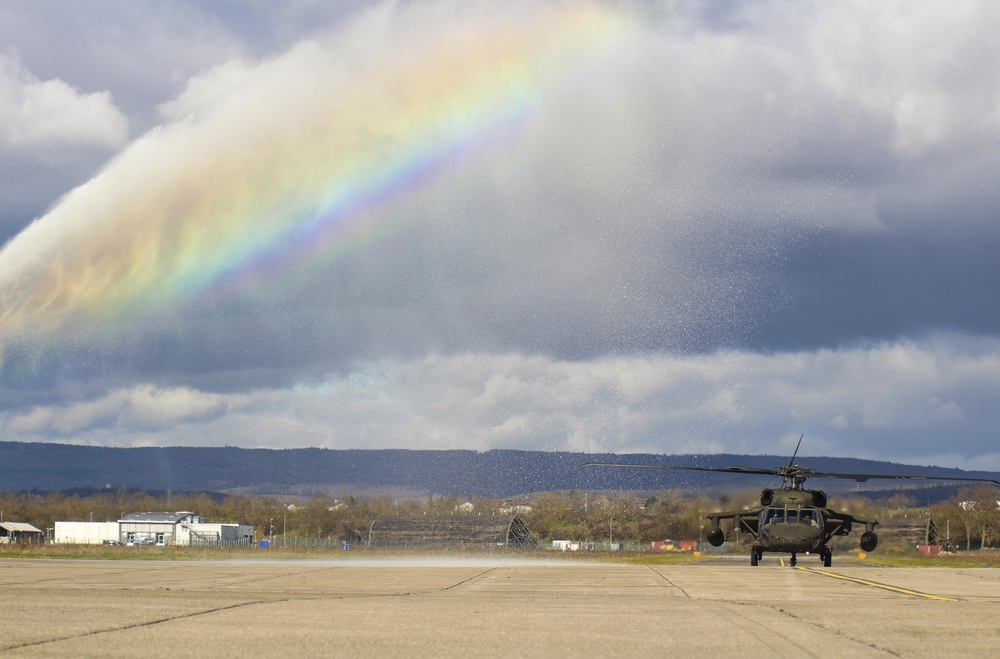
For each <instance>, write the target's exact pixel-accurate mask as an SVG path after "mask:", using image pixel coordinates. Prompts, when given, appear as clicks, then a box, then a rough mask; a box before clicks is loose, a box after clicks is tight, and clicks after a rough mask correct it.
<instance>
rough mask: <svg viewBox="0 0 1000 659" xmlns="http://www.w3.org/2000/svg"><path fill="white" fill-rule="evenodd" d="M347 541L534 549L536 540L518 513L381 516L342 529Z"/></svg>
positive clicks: (377, 543)
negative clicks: (365, 525) (362, 525)
mask: <svg viewBox="0 0 1000 659" xmlns="http://www.w3.org/2000/svg"><path fill="white" fill-rule="evenodd" d="M345 532H346V533H347V535H348V538H349V541H352V542H356V543H363V544H367V545H371V546H373V547H404V546H411V547H412V546H436V547H447V546H454V545H479V546H484V547H485V546H493V547H514V548H521V549H534V548H537V547H538V540H537V539H536V538H535V536H534V535H533V534H532V533H531V531H530V530H529V529H528V526H527V524H525V522H524V519H523V518H522V517H521V516H520V515H514V516H513V517H503V516H495V515H385V516H381V517H376V518H375V519H373V520H372V521H371V523H370V525H369V526H368V528H367V529H365V530H363V531H362V530H359V529H355V528H352V527H347V528H345Z"/></svg>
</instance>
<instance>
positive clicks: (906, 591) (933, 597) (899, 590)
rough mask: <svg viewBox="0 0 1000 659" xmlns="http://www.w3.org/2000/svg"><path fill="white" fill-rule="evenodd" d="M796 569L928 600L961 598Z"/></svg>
mask: <svg viewBox="0 0 1000 659" xmlns="http://www.w3.org/2000/svg"><path fill="white" fill-rule="evenodd" d="M796 569H798V570H804V571H806V572H812V573H814V574H821V575H823V576H824V577H831V578H833V579H843V580H844V581H853V582H854V583H859V584H861V585H863V586H871V587H872V588H881V589H882V590H890V591H892V592H894V593H901V594H903V595H913V596H914V597H923V598H925V599H929V600H940V601H942V602H960V601H961V600H959V599H955V598H954V597H943V596H941V595H931V594H929V593H921V592H920V591H918V590H909V589H907V588H898V587H897V586H890V585H888V584H884V583H879V582H877V581H868V580H867V579H858V578H857V577H845V576H844V575H842V574H834V573H833V572H824V571H823V570H816V569H814V568H811V567H798V568H796Z"/></svg>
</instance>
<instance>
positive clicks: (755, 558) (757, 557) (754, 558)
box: [750, 549, 762, 566]
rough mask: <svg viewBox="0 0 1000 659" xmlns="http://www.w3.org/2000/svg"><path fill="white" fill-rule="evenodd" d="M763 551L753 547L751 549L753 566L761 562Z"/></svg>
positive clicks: (751, 563)
mask: <svg viewBox="0 0 1000 659" xmlns="http://www.w3.org/2000/svg"><path fill="white" fill-rule="evenodd" d="M761 553H762V552H759V551H757V550H756V549H751V550H750V565H751V566H756V565H757V564H758V563H760V555H761Z"/></svg>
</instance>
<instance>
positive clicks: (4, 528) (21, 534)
mask: <svg viewBox="0 0 1000 659" xmlns="http://www.w3.org/2000/svg"><path fill="white" fill-rule="evenodd" d="M42 540H43V538H42V531H41V529H36V528H35V527H34V526H32V525H31V524H26V523H24V522H0V544H5V545H6V544H18V543H31V544H36V543H40V542H42Z"/></svg>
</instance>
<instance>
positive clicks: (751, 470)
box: [580, 462, 778, 476]
mask: <svg viewBox="0 0 1000 659" xmlns="http://www.w3.org/2000/svg"><path fill="white" fill-rule="evenodd" d="M580 466H581V467H629V468H633V469H677V470H681V471H717V472H723V473H737V474H760V475H764V476H775V475H778V472H777V471H776V470H774V469H757V468H756V467H687V466H682V465H651V464H636V463H634V462H585V463H584V464H582V465H580Z"/></svg>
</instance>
